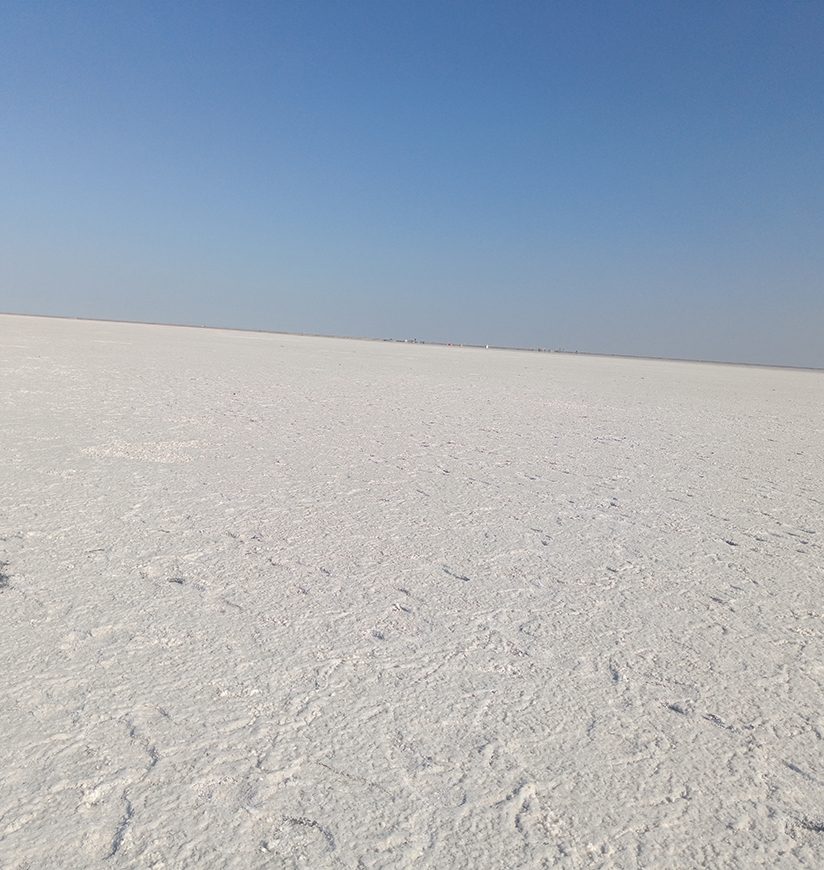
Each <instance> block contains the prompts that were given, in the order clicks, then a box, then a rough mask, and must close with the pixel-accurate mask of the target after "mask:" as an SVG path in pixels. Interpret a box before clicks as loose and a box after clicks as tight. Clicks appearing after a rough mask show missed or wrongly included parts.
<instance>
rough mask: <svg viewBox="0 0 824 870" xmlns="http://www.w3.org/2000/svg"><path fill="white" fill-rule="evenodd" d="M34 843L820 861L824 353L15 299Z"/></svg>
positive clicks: (8, 768)
mask: <svg viewBox="0 0 824 870" xmlns="http://www.w3.org/2000/svg"><path fill="white" fill-rule="evenodd" d="M0 481H2V487H1V488H0V563H2V565H0V625H2V631H1V632H0V657H2V662H3V680H2V683H0V735H2V739H0V770H2V777H1V778H0V866H2V867H3V868H24V867H25V868H44V867H49V868H59V867H97V866H100V867H156V868H160V867H169V868H177V867H187V868H195V867H197V868H203V867H207V868H209V867H232V868H233V867H237V868H258V867H260V868H264V867H303V866H306V867H340V868H342V867H362V868H400V867H411V866H415V867H435V868H445V867H461V868H463V867H466V868H476V867H500V868H504V867H507V868H512V867H554V866H559V867H627V868H634V867H679V868H681V867H700V866H708V867H715V868H717V867H730V868H733V867H734V868H738V867H742V868H744V867H747V868H748V867H756V866H764V867H797V866H807V867H821V866H824V754H823V753H822V750H823V749H824V658H823V657H822V654H824V643H822V632H823V631H824V622H823V621H822V615H824V614H823V611H824V583H823V581H824V568H823V566H824V547H823V546H822V543H823V542H824V375H822V374H821V373H815V372H802V371H780V370H770V369H757V368H743V367H731V366H715V365H701V364H686V363H670V362H662V361H643V360H619V359H603V358H593V357H583V356H580V357H576V356H565V355H564V356H562V355H554V354H528V353H517V352H504V351H486V350H467V349H463V350H462V349H451V348H436V347H424V346H411V345H410V346H406V345H397V344H383V343H369V342H355V341H338V340H329V339H316V338H299V337H290V336H282V335H264V334H254V333H238V332H221V331H211V330H195V329H179V328H171V327H160V326H141V325H127V324H107V323H84V322H72V321H58V320H44V319H29V318H17V317H1V318H0Z"/></svg>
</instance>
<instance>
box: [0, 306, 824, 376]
mask: <svg viewBox="0 0 824 870" xmlns="http://www.w3.org/2000/svg"><path fill="white" fill-rule="evenodd" d="M0 317H40V318H43V319H45V320H81V321H87V322H89V323H125V324H131V325H133V326H169V327H173V328H177V329H215V330H219V331H221V332H253V333H263V334H266V335H291V336H294V337H296V338H332V339H339V340H341V341H381V342H390V343H393V344H422V345H427V346H429V347H453V348H467V349H472V350H509V351H519V352H523V353H554V354H564V355H566V356H594V357H602V358H605V359H629V360H633V359H634V360H650V361H657V362H678V363H698V364H701V365H716V366H747V367H748V368H762V369H788V370H790V371H801V372H817V373H819V374H821V373H822V372H824V366H801V365H792V364H789V363H759V362H734V361H732V360H720V359H700V358H696V357H677V356H674V357H668V356H650V355H646V354H632V353H605V352H602V351H600V352H599V351H590V350H562V349H554V348H549V347H523V346H519V345H507V344H474V343H467V342H450V341H427V340H423V339H417V338H413V339H409V338H391V337H388V336H377V337H376V336H369V335H335V334H331V333H325V332H289V331H287V330H283V329H259V328H258V329H255V328H253V327H243V326H212V325H209V324H207V323H168V322H165V321H159V320H123V319H118V318H114V317H86V316H83V315H79V314H32V313H30V312H22V311H0Z"/></svg>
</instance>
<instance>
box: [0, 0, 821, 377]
mask: <svg viewBox="0 0 824 870" xmlns="http://www.w3.org/2000/svg"><path fill="white" fill-rule="evenodd" d="M0 126H1V127H2V134H1V135H0V203H2V204H1V205H0V310H4V311H15V312H21V313H38V314H60V315H70V316H91V317H102V318H113V319H134V320H149V321H165V322H182V323H195V324H209V325H216V326H233V327H252V328H262V329H272V330H285V331H296V332H316V333H330V334H345V335H362V336H375V337H399V338H406V337H416V338H419V339H422V340H437V341H452V342H465V343H470V342H471V343H480V344H487V343H489V344H510V345H518V346H541V347H550V348H565V349H569V350H580V351H591V352H605V353H625V354H639V355H656V356H669V357H689V358H704V359H716V360H730V361H746V362H762V363H779V364H790V365H805V366H818V367H824V170H823V169H822V167H823V166H824V4H822V3H818V2H793V3H789V2H787V3H781V2H754V0H753V2H727V3H725V2H722V3H718V2H694V3H688V4H687V3H674V2H655V3H653V2H650V3H630V2H616V3H607V2H597V3H592V2H569V3H538V2H506V3H504V2H500V3H489V2H405V3H400V2H390V0H382V2H352V3H332V2H328V3H320V2H305V3H297V2H282V3H277V2H271V3H268V2H267V3H264V2H237V3H235V2H224V3H211V2H197V3H160V2H157V3H149V2H133V3H125V2H124V3H96V2H77V3H62V2H61V3H56V2H38V3H33V2H6V0H0Z"/></svg>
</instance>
